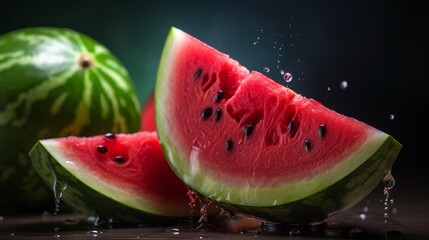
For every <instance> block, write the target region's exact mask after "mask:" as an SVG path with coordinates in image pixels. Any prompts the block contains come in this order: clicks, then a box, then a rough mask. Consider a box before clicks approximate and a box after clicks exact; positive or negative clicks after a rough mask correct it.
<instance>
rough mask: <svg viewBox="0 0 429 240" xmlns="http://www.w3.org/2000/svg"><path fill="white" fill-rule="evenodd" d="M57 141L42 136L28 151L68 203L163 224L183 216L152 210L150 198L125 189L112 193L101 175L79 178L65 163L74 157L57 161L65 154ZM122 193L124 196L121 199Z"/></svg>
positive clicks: (97, 213) (103, 214)
mask: <svg viewBox="0 0 429 240" xmlns="http://www.w3.org/2000/svg"><path fill="white" fill-rule="evenodd" d="M55 145H57V144H56V140H54V139H52V140H41V141H38V142H37V143H36V144H35V145H34V146H33V148H32V149H31V151H30V152H29V155H30V158H31V159H32V163H33V165H34V168H35V169H36V171H37V172H38V173H39V175H40V176H41V177H42V178H43V181H44V182H45V183H46V184H47V185H48V186H51V187H52V190H53V192H54V198H57V199H58V198H60V200H61V201H63V202H64V203H66V204H67V205H68V206H71V207H73V208H74V209H76V210H78V211H81V212H83V213H87V214H89V215H95V216H99V217H105V218H113V219H116V220H121V221H126V222H139V223H151V224H160V223H174V222H175V221H177V220H178V219H180V217H178V216H166V215H160V214H156V213H153V212H154V211H153V210H152V209H151V208H150V204H149V202H150V200H149V199H146V200H145V201H141V200H142V199H141V197H138V196H136V195H135V194H133V193H129V192H126V191H122V193H118V194H117V195H116V196H115V195H113V196H112V191H111V190H108V189H107V190H106V189H105V188H100V186H102V185H103V184H104V182H103V180H102V179H96V178H91V179H88V178H85V177H84V178H83V179H82V178H79V176H76V175H75V174H76V172H73V171H72V172H70V171H69V170H67V169H66V167H67V166H66V167H64V165H67V164H68V165H69V166H68V167H70V166H71V165H73V163H72V162H71V161H72V160H71V159H68V158H67V157H66V158H63V160H64V161H58V159H59V158H61V157H62V156H61V155H62V154H61V149H57V148H58V147H57V146H55ZM78 168H79V166H78V167H77V168H75V169H78ZM80 169H81V170H80V172H81V176H85V175H87V174H88V172H86V171H85V169H83V168H80ZM94 180H95V181H94ZM91 181H92V182H91ZM88 183H89V184H88ZM91 183H92V184H91ZM109 194H110V195H109ZM119 194H122V196H121V197H120V198H119V199H118V195H119Z"/></svg>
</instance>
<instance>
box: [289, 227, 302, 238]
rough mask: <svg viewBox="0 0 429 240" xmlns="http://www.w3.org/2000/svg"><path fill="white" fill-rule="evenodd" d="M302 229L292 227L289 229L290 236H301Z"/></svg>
mask: <svg viewBox="0 0 429 240" xmlns="http://www.w3.org/2000/svg"><path fill="white" fill-rule="evenodd" d="M299 234H300V231H299V229H298V228H291V229H290V230H289V236H291V237H299Z"/></svg>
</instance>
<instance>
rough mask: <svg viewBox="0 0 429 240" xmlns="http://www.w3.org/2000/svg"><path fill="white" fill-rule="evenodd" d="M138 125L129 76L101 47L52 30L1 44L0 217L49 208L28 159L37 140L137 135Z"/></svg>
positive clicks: (25, 32)
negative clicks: (29, 152)
mask: <svg viewBox="0 0 429 240" xmlns="http://www.w3.org/2000/svg"><path fill="white" fill-rule="evenodd" d="M139 124H140V104H139V102H138V99H137V94H136V92H135V88H134V86H133V83H132V82H131V79H130V77H129V75H128V73H127V70H126V69H125V68H124V67H123V65H122V64H121V63H120V62H119V60H118V59H117V58H116V57H115V56H114V55H113V54H112V53H111V52H110V51H109V50H108V49H106V48H105V47H104V46H103V45H101V44H100V43H98V42H97V41H95V40H94V39H92V38H90V37H88V36H86V35H84V34H81V33H79V32H76V31H73V30H70V29H63V28H49V27H38V28H26V29H19V30H16V31H13V32H9V33H6V34H4V35H2V36H0V152H1V153H2V157H1V158H0V213H1V214H12V213H16V212H18V211H20V212H25V213H26V214H28V213H29V211H36V210H37V211H43V210H46V207H48V206H50V204H51V201H50V200H51V199H50V197H51V194H50V193H49V192H48V189H47V188H46V187H45V185H44V184H43V182H42V181H41V180H40V178H39V176H38V175H37V173H36V172H35V171H34V169H33V167H32V164H31V161H30V160H29V159H28V156H27V153H28V151H30V149H31V147H32V146H33V145H34V144H35V143H36V142H37V140H39V139H44V138H54V137H60V136H68V135H79V136H90V135H96V134H103V133H105V132H109V131H114V132H123V133H127V132H135V131H138V130H139V127H140V126H139ZM48 204H49V205H48Z"/></svg>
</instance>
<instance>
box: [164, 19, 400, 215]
mask: <svg viewBox="0 0 429 240" xmlns="http://www.w3.org/2000/svg"><path fill="white" fill-rule="evenodd" d="M156 99H157V100H156V119H157V126H158V134H159V136H160V140H161V143H162V145H163V149H164V152H165V154H166V156H167V160H168V161H169V163H170V165H171V166H172V167H173V169H174V170H175V172H176V173H177V174H178V176H179V177H180V178H182V179H183V180H184V181H185V183H186V184H188V185H190V186H191V187H192V188H194V189H195V190H196V191H198V192H200V193H202V194H204V195H206V196H208V197H210V198H212V199H214V200H217V201H219V202H223V203H228V204H234V205H241V206H256V207H264V206H281V205H285V204H288V203H292V202H296V201H299V200H301V199H305V198H307V197H309V196H312V195H314V194H317V193H319V192H321V191H324V190H326V189H329V187H330V186H333V185H335V184H336V183H337V182H339V181H341V180H342V179H345V178H346V177H347V176H348V175H350V174H351V173H353V172H354V171H355V170H357V169H358V168H359V167H360V166H363V165H364V163H365V162H366V161H369V160H370V161H379V162H380V163H386V164H383V166H385V167H383V169H380V170H379V171H377V174H376V173H374V174H375V175H374V174H372V173H371V174H372V175H374V176H376V177H377V178H380V176H381V175H383V174H385V173H386V172H387V170H388V168H390V167H391V165H392V164H393V161H394V160H395V158H396V156H397V154H398V152H399V150H400V148H401V145H400V144H399V143H397V142H396V141H394V140H392V142H393V143H390V142H391V141H390V139H391V137H390V136H389V135H387V134H386V133H384V132H382V131H380V130H377V129H376V128H373V127H371V126H369V125H367V124H365V123H363V122H360V121H358V120H356V119H354V118H350V117H347V116H344V115H342V114H339V113H337V112H335V111H333V110H330V109H328V108H327V107H325V106H323V105H322V104H321V103H319V102H317V101H316V100H313V99H310V98H306V97H303V96H301V95H300V94H297V93H295V92H294V91H293V90H291V89H289V88H287V87H284V86H282V85H280V84H278V83H276V82H274V81H272V80H271V79H269V78H268V77H266V76H264V75H263V74H261V73H258V72H256V71H254V72H249V71H248V70H247V69H246V68H245V67H243V66H241V65H239V63H238V62H237V61H235V60H233V59H231V58H229V56H228V55H226V54H223V53H221V52H219V51H217V50H216V49H214V48H212V47H210V46H208V45H206V44H204V43H202V42H200V41H199V40H197V39H195V38H194V37H192V36H190V35H188V34H186V33H184V32H182V31H180V30H178V29H175V28H172V30H171V31H170V34H169V37H168V39H167V41H166V44H165V47H164V51H163V54H162V58H161V63H160V67H159V70H158V79H157V85H156ZM388 140H389V141H388ZM386 142H389V144H391V145H393V147H391V145H388V146H385V145H386V144H385V143H386ZM391 149H393V150H392V151H391ZM380 151H381V153H380V154H381V155H382V156H381V157H377V159H375V160H374V159H372V158H374V157H373V156H374V154H375V153H378V152H380ZM377 156H378V155H377ZM378 158H380V159H378ZM360 170H361V169H360ZM380 174H381V175H380ZM372 175H371V176H372ZM379 175H380V176H379ZM379 180H381V178H380V179H379ZM374 187H375V185H374V184H372V185H371V186H368V187H366V189H365V191H361V192H362V194H360V195H358V196H356V199H354V200H353V201H348V202H347V203H345V204H342V205H339V206H338V207H339V208H344V207H349V206H350V204H351V203H356V202H357V201H358V200H360V199H362V198H363V197H364V194H367V193H369V191H367V189H370V190H372V189H373V188H374ZM341 194H344V195H345V194H346V193H338V198H341V197H342V195H341ZM336 210H339V209H336Z"/></svg>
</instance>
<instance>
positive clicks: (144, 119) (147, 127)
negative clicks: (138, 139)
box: [140, 95, 156, 132]
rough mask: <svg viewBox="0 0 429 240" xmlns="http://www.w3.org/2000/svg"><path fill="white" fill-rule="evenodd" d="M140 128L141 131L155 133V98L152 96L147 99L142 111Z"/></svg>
mask: <svg viewBox="0 0 429 240" xmlns="http://www.w3.org/2000/svg"><path fill="white" fill-rule="evenodd" d="M140 127H141V130H142V131H148V132H152V131H156V121H155V98H154V96H153V95H151V96H150V97H149V99H148V100H147V102H146V104H145V105H144V107H143V109H142V112H141V125H140Z"/></svg>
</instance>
